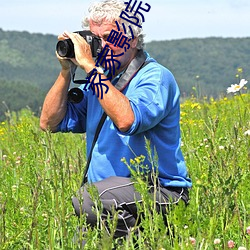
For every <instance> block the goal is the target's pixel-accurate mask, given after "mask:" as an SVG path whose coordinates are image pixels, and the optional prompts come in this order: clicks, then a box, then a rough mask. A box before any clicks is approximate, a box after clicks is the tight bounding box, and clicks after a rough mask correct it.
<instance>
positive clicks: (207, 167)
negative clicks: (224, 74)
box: [0, 94, 250, 250]
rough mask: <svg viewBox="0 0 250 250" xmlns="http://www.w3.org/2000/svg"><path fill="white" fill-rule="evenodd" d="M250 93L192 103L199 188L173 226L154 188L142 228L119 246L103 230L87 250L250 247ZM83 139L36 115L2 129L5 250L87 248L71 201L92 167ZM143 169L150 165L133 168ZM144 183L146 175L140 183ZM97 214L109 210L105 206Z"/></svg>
mask: <svg viewBox="0 0 250 250" xmlns="http://www.w3.org/2000/svg"><path fill="white" fill-rule="evenodd" d="M249 103H250V95H249V94H244V95H241V96H233V97H232V98H229V99H226V98H224V99H220V100H213V99H210V100H202V101H197V100H196V99H194V98H193V99H189V100H186V101H185V102H184V103H183V104H182V105H181V111H182V113H181V127H182V139H183V145H182V150H183V153H184V156H185V159H186V162H187V165H188V169H189V173H190V176H191V178H192V180H193V188H192V189H191V191H190V197H191V201H190V204H189V205H188V206H187V207H185V206H183V205H182V204H180V205H178V206H175V207H173V208H172V209H170V211H169V214H168V215H167V221H168V222H169V224H168V225H165V224H164V223H163V217H162V215H159V214H157V213H156V212H155V209H154V203H153V202H152V201H151V199H150V198H149V197H148V196H147V188H146V185H144V184H143V181H142V182H141V185H139V186H138V189H139V191H140V192H141V193H142V194H143V199H144V202H143V204H141V205H140V207H139V210H140V211H141V212H142V213H143V214H144V216H143V218H142V221H141V224H140V225H141V227H140V228H135V229H134V231H132V232H131V234H130V235H129V236H128V237H127V239H125V240H124V239H120V240H119V242H118V240H116V241H115V240H113V239H112V232H114V229H115V225H116V224H115V223H116V221H115V220H114V221H111V220H109V219H108V221H107V223H108V225H109V228H110V231H111V235H109V234H107V232H106V231H105V230H104V227H103V226H102V222H101V221H100V222H99V224H100V227H99V229H91V228H89V230H88V231H87V232H86V233H85V236H86V239H87V244H86V248H85V249H112V248H113V247H116V248H117V249H157V250H160V249H162V250H163V249H228V241H229V240H232V241H234V245H235V247H234V248H235V249H238V247H240V246H244V247H246V248H247V249H250V242H249V241H250V235H249V234H248V233H247V231H246V229H247V227H248V226H250V181H249V180H250V135H249V133H250V131H249V130H250V112H249V111H250V110H249ZM85 160H86V159H85V139H84V136H83V135H80V134H50V133H44V132H41V131H40V130H39V126H38V118H37V117H35V116H34V115H33V114H32V112H31V111H30V110H23V111H21V112H19V113H18V114H15V113H7V114H6V121H4V122H2V123H1V124H0V249H8V250H9V249H18V250H19V249H80V244H79V240H76V239H80V238H81V236H82V234H81V233H80V234H79V233H78V231H77V230H76V229H77V227H79V228H81V226H82V225H85V226H86V223H85V220H84V216H83V217H82V219H81V220H78V219H77V218H76V217H75V216H74V211H73V208H72V205H71V197H72V196H73V195H75V193H76V191H77V190H78V189H79V186H80V184H81V179H82V173H83V168H84V166H85ZM141 164H143V157H141V158H140V157H139V158H136V159H134V160H132V161H131V162H130V163H129V165H131V166H135V165H137V166H138V165H141ZM134 175H136V172H135V173H134ZM135 177H136V178H139V179H140V176H135ZM96 206H97V211H98V209H99V210H100V209H101V205H100V203H98V199H97V198H96Z"/></svg>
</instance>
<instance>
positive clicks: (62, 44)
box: [56, 30, 102, 58]
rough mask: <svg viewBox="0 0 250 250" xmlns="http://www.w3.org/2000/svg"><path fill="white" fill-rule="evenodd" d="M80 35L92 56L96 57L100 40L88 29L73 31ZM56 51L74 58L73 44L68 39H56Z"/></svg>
mask: <svg viewBox="0 0 250 250" xmlns="http://www.w3.org/2000/svg"><path fill="white" fill-rule="evenodd" d="M74 33H78V34H79V35H80V36H82V37H83V38H84V39H85V40H86V42H87V43H88V44H89V45H90V48H91V52H92V56H93V57H97V56H98V54H99V53H100V52H101V50H102V40H101V39H100V38H99V37H97V36H95V35H94V34H93V33H92V32H91V31H90V30H83V31H75V32H74ZM56 51H57V53H58V55H59V56H61V57H68V58H74V57H75V51H74V44H73V43H72V41H71V40H70V39H66V40H62V41H58V42H57V44H56Z"/></svg>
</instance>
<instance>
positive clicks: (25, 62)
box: [0, 29, 250, 120]
mask: <svg viewBox="0 0 250 250" xmlns="http://www.w3.org/2000/svg"><path fill="white" fill-rule="evenodd" d="M56 43H57V37H56V36H55V35H49V34H47V35H44V34H38V33H28V32H18V31H4V30H2V29H0V103H1V105H0V120H3V119H4V118H5V113H6V111H8V110H10V111H18V110H21V109H22V108H25V107H28V108H30V109H31V110H32V111H33V112H35V114H37V115H39V112H40V109H41V106H42V102H43V99H44V97H45V95H46V92H47V91H48V89H49V88H50V87H51V86H52V84H53V82H54V81H55V79H56V78H57V74H58V72H59V70H60V66H59V63H58V62H57V59H56V56H55V46H56ZM145 50H146V51H147V52H148V53H149V54H150V55H151V56H152V57H154V58H155V59H156V60H157V61H158V62H159V63H161V64H163V65H164V66H165V67H167V68H168V69H169V70H170V71H172V73H173V74H174V76H175V78H176V80H177V82H178V85H179V87H180V90H181V95H182V99H183V100H184V99H186V98H188V97H190V96H192V95H194V96H196V97H199V98H201V97H204V96H206V97H213V98H218V97H222V96H224V95H225V94H226V88H227V87H228V86H230V85H231V84H235V83H238V81H239V78H245V79H249V78H250V69H249V67H250V38H220V37H209V38H202V39H201V38H199V39H198V38H190V39H179V40H166V41H152V42H150V43H146V44H145ZM239 69H241V70H240V71H239ZM238 72H241V76H240V77H239V76H238V75H237V74H238Z"/></svg>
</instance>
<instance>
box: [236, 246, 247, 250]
mask: <svg viewBox="0 0 250 250" xmlns="http://www.w3.org/2000/svg"><path fill="white" fill-rule="evenodd" d="M238 250H247V249H246V248H245V247H239V248H238Z"/></svg>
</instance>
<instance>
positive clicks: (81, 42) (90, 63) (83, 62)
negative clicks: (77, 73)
mask: <svg viewBox="0 0 250 250" xmlns="http://www.w3.org/2000/svg"><path fill="white" fill-rule="evenodd" d="M63 37H64V39H67V38H69V39H71V41H72V42H73V44H74V50H75V58H70V61H71V62H73V63H74V64H76V65H78V66H80V67H81V68H82V69H84V70H85V71H86V73H89V72H90V71H91V70H92V69H93V68H94V67H95V61H94V59H93V57H92V52H91V48H90V45H89V44H88V43H87V42H86V40H85V39H84V38H83V37H82V36H81V35H79V34H78V33H71V32H67V31H65V32H64V33H63Z"/></svg>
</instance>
